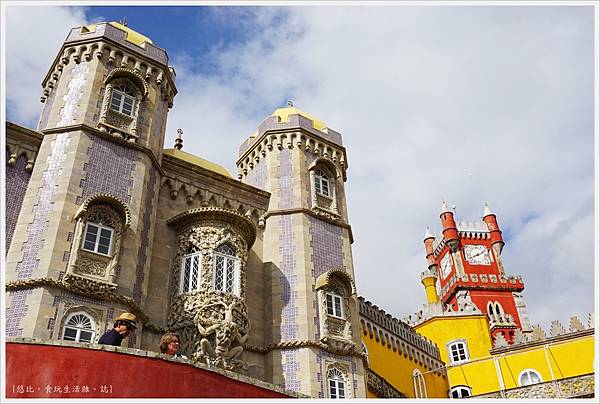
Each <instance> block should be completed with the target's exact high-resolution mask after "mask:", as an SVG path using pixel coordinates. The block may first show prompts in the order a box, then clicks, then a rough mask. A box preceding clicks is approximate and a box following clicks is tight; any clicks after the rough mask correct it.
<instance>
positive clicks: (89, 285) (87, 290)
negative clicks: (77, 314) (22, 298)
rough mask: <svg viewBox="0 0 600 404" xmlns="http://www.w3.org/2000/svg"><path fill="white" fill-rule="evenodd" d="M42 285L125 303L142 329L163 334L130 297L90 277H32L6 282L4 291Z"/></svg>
mask: <svg viewBox="0 0 600 404" xmlns="http://www.w3.org/2000/svg"><path fill="white" fill-rule="evenodd" d="M42 287H54V288H58V289H63V290H66V291H68V292H71V293H74V294H76V295H80V296H84V297H90V298H94V299H99V300H104V301H108V302H113V303H118V304H122V305H125V306H127V307H128V308H129V311H130V312H131V313H133V314H135V315H136V316H137V318H138V319H139V320H140V321H141V322H142V323H143V324H144V330H149V331H151V332H154V333H157V334H164V333H165V332H166V331H167V330H166V329H165V328H162V327H159V326H157V325H155V324H153V323H151V322H150V318H149V317H148V316H147V315H146V314H145V313H144V312H143V311H142V309H141V308H140V307H139V306H138V304H137V303H136V302H135V300H133V299H132V298H131V297H126V296H122V295H119V294H117V293H115V289H116V287H112V286H111V285H107V284H105V283H101V282H94V281H92V280H90V279H84V278H79V277H69V278H68V279H67V280H56V279H52V278H34V279H27V280H21V281H14V282H8V283H7V284H6V291H7V292H11V291H16V290H25V289H37V288H42Z"/></svg>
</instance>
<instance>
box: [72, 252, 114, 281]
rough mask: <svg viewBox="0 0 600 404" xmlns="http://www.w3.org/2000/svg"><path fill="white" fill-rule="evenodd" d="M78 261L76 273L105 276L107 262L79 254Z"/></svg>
mask: <svg viewBox="0 0 600 404" xmlns="http://www.w3.org/2000/svg"><path fill="white" fill-rule="evenodd" d="M81 255H82V256H81V259H80V260H79V267H78V268H77V272H78V273H82V274H88V275H94V276H100V277H104V276H105V275H106V262H105V261H107V260H99V259H94V258H92V257H91V256H87V254H85V255H84V254H81Z"/></svg>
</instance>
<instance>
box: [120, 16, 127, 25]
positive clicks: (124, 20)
mask: <svg viewBox="0 0 600 404" xmlns="http://www.w3.org/2000/svg"><path fill="white" fill-rule="evenodd" d="M119 24H121V25H123V26H125V27H126V26H127V18H125V17H123V18H121V21H119Z"/></svg>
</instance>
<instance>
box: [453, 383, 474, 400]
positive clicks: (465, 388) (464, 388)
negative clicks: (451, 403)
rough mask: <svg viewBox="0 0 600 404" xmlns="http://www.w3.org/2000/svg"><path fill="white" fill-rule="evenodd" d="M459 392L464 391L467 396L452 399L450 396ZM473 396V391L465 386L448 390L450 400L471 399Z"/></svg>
mask: <svg viewBox="0 0 600 404" xmlns="http://www.w3.org/2000/svg"><path fill="white" fill-rule="evenodd" d="M459 391H466V392H467V395H466V396H465V395H461V396H460V397H453V396H452V394H453V393H455V392H459ZM472 395H473V390H472V389H471V388H470V387H469V386H465V385H459V386H454V387H452V388H450V394H448V396H449V397H450V398H451V399H454V400H456V399H461V398H466V397H471V396H472Z"/></svg>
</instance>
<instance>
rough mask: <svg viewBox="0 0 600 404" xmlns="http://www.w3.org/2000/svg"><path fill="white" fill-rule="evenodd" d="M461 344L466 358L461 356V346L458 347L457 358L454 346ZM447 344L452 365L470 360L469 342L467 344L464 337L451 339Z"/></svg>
mask: <svg viewBox="0 0 600 404" xmlns="http://www.w3.org/2000/svg"><path fill="white" fill-rule="evenodd" d="M460 345H462V348H463V351H464V358H460V352H459V348H457V353H458V355H459V359H457V360H455V359H454V354H453V351H452V348H453V347H458V346H460ZM446 346H447V348H448V359H450V364H451V365H458V364H461V363H465V362H468V361H469V360H470V355H469V348H468V344H467V341H465V340H464V339H457V340H453V341H450V342H449V343H448V344H447V345H446Z"/></svg>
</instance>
